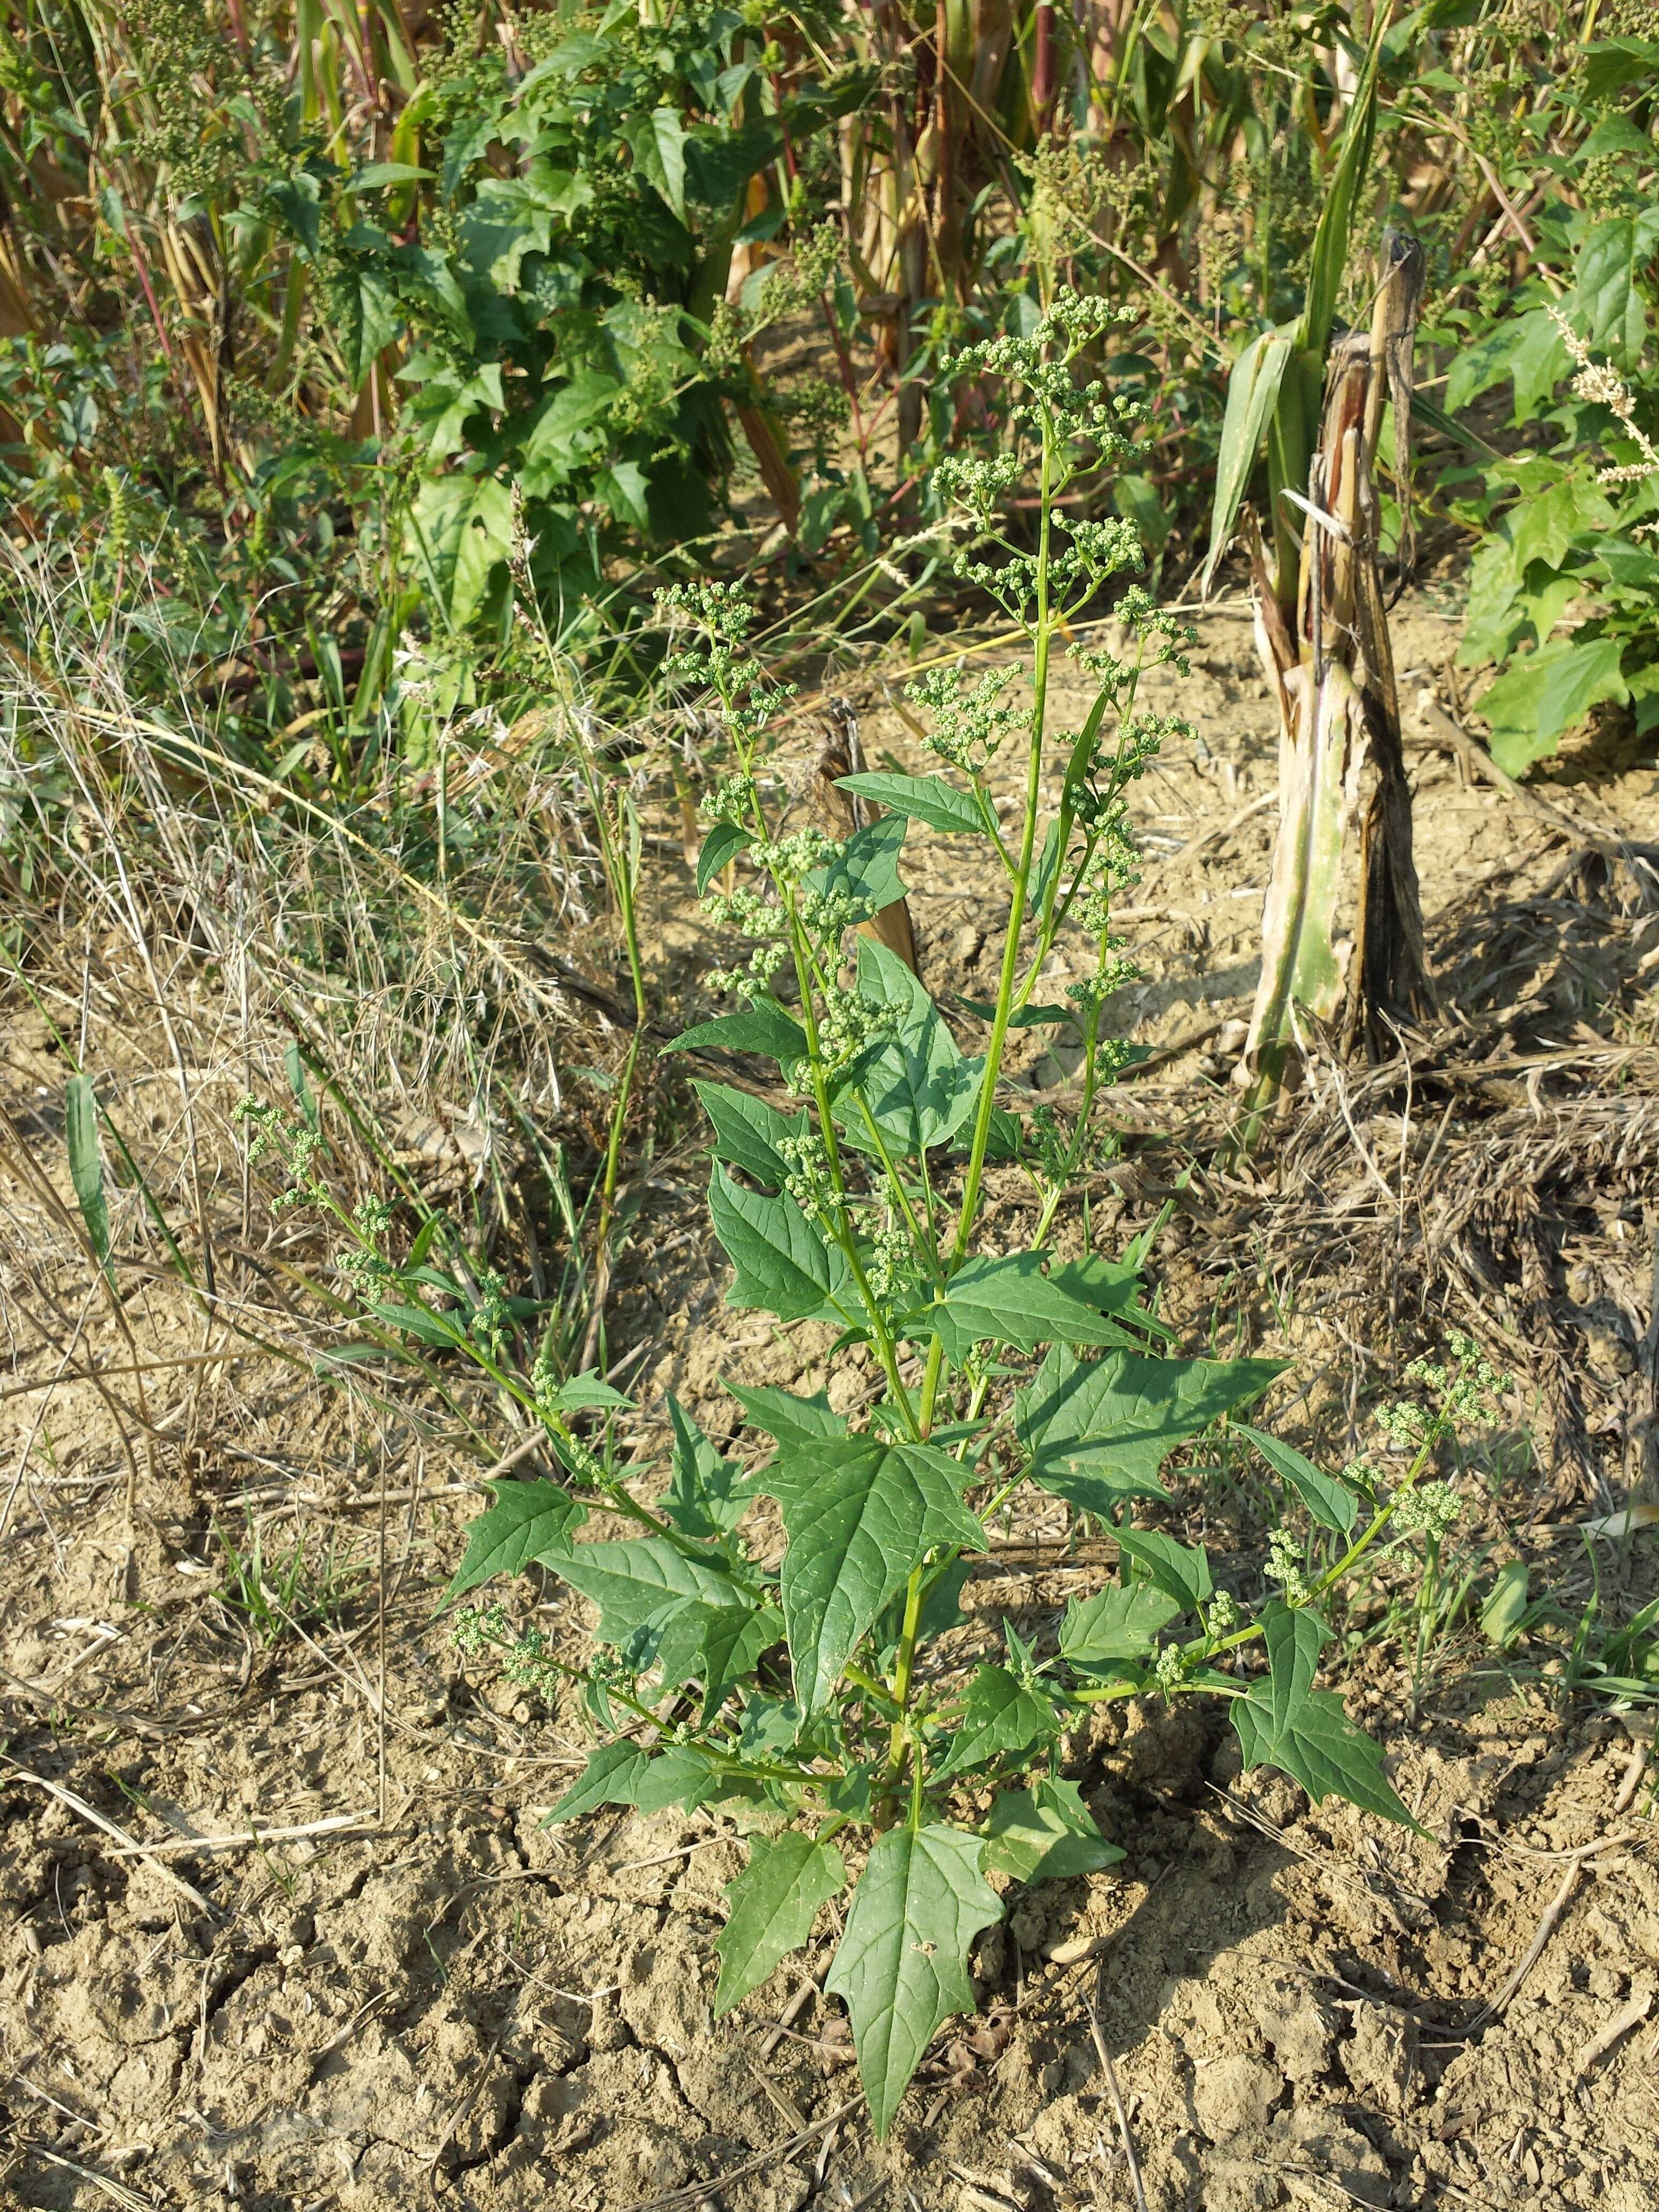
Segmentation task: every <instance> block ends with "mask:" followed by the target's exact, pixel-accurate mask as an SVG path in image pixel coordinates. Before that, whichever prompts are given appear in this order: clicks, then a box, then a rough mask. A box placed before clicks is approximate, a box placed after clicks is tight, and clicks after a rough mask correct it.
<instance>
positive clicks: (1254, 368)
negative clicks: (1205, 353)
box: [1199, 325, 1296, 597]
mask: <svg viewBox="0 0 1659 2212" xmlns="http://www.w3.org/2000/svg"><path fill="white" fill-rule="evenodd" d="M1295 335H1296V333H1295V331H1294V328H1293V327H1291V326H1290V325H1286V326H1285V328H1284V329H1282V330H1277V331H1260V332H1258V334H1257V335H1256V336H1255V337H1253V338H1252V339H1251V340H1250V343H1249V345H1247V346H1246V347H1245V349H1244V350H1243V353H1241V354H1240V355H1239V356H1238V359H1237V361H1236V362H1234V363H1233V366H1232V370H1231V374H1230V375H1229V376H1228V379H1227V407H1226V412H1225V415H1224V416H1223V417H1222V422H1221V445H1220V448H1219V451H1218V453H1217V456H1216V469H1215V498H1214V501H1213V502H1212V506H1211V509H1210V550H1209V554H1208V556H1207V557H1206V560H1205V562H1204V573H1203V574H1202V575H1201V576H1200V579H1199V592H1200V597H1204V596H1207V594H1208V592H1209V589H1210V586H1211V584H1212V582H1213V581H1214V580H1215V572H1216V570H1217V568H1218V567H1219V566H1220V563H1221V556H1222V555H1223V554H1224V553H1225V551H1226V550H1227V547H1228V545H1229V544H1231V539H1232V534H1233V532H1234V530H1235V529H1236V527H1237V523H1238V511H1239V509H1240V507H1243V504H1244V495H1245V493H1246V492H1247V491H1248V490H1249V488H1250V476H1251V472H1252V471H1253V470H1254V469H1255V464H1256V458H1257V456H1258V455H1259V453H1261V444H1262V440H1263V438H1264V436H1265V435H1266V433H1267V418H1268V416H1270V415H1271V414H1272V413H1273V409H1274V408H1275V407H1276V406H1277V405H1278V404H1279V386H1280V385H1281V384H1282V383H1283V382H1284V379H1285V362H1288V361H1289V359H1290V357H1291V349H1292V344H1293V341H1294V338H1295Z"/></svg>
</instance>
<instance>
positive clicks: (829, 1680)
mask: <svg viewBox="0 0 1659 2212" xmlns="http://www.w3.org/2000/svg"><path fill="white" fill-rule="evenodd" d="M971 1479H972V1477H971V1470H970V1469H969V1468H966V1467H964V1466H963V1465H962V1464H961V1462H958V1461H957V1460H954V1459H952V1458H951V1455H950V1454H949V1453H948V1452H943V1451H939V1450H936V1449H934V1448H933V1446H932V1445H929V1444H908V1443H906V1444H890V1443H885V1442H884V1440H883V1439H882V1438H881V1437H875V1436H843V1437H816V1438H813V1439H812V1440H811V1441H810V1442H802V1443H793V1442H786V1443H783V1444H782V1445H781V1449H780V1451H779V1454H778V1456H777V1458H776V1459H775V1461H774V1462H772V1464H771V1465H770V1466H769V1467H768V1468H763V1470H762V1471H761V1473H760V1474H759V1475H758V1476H757V1487H758V1488H760V1489H762V1490H764V1491H765V1492H767V1493H768V1495H769V1496H770V1497H773V1498H776V1499H777V1501H778V1503H779V1504H781V1506H782V1508H783V1525H784V1528H785V1530H786V1531H787V1534H788V1538H789V1548H788V1549H787V1552H786V1553H784V1555H783V1566H782V1570H781V1576H780V1583H779V1587H780V1594H781V1597H782V1600H783V1613H784V1619H785V1620H786V1621H787V1624H788V1631H789V1650H790V1656H791V1657H792V1658H793V1662H794V1670H795V1695H796V1698H797V1699H799V1702H800V1704H801V1705H802V1706H803V1707H804V1708H805V1711H808V1712H817V1711H820V1710H821V1709H822V1707H823V1705H825V1704H826V1703H827V1702H828V1700H829V1697H830V1695H831V1693H832V1692H833V1691H834V1689H835V1686H836V1682H837V1680H839V1679H840V1675H841V1670H842V1667H843V1666H844V1665H845V1664H846V1662H847V1661H848V1659H849V1658H850V1657H851V1656H852V1655H853V1653H854V1650H856V1648H857V1646H858V1644H859V1642H860V1638H862V1637H863V1636H864V1635H865V1633H866V1631H867V1630H868V1629H869V1627H870V1626H871V1625H872V1622H873V1621H874V1620H875V1619H876V1617H877V1615H878V1613H880V1611H881V1609H882V1607H884V1605H885V1604H886V1602H887V1601H888V1600H889V1599H890V1597H891V1596H892V1595H894V1593H895V1592H896V1591H897V1590H899V1589H902V1588H903V1586H904V1583H905V1582H906V1580H907V1578H908V1576H909V1573H910V1571H911V1569H912V1568H913V1567H915V1565H918V1564H919V1563H920V1562H921V1560H922V1559H925V1558H926V1557H927V1554H928V1553H929V1552H931V1551H933V1550H934V1549H935V1548H936V1547H939V1546H940V1545H944V1544H966V1545H973V1546H979V1545H981V1544H983V1542H984V1541H985V1531H984V1530H983V1528H981V1526H980V1524H979V1522H978V1521H977V1520H976V1519H975V1516H973V1514H971V1513H970V1512H969V1510H968V1508H967V1507H966V1506H965V1505H964V1504H963V1502H962V1492H963V1487H964V1486H966V1484H967V1483H968V1482H969V1480H971Z"/></svg>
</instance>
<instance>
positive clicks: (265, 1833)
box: [104, 1813, 374, 1859]
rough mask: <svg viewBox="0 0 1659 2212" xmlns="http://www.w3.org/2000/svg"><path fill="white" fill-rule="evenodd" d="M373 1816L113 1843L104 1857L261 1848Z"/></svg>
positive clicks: (351, 1815) (187, 1855) (356, 1823)
mask: <svg viewBox="0 0 1659 2212" xmlns="http://www.w3.org/2000/svg"><path fill="white" fill-rule="evenodd" d="M373 1818H374V1814H372V1813H333V1814H330V1816H329V1818H328V1819H327V1820H307V1821H305V1822H303V1823H302V1824H301V1826H299V1827H297V1828H239V1829H238V1830H237V1831H236V1832H235V1833H234V1835H229V1836H173V1837H171V1838H169V1839H168V1840H167V1842H166V1843H162V1844H115V1845H114V1846H113V1847H112V1849H111V1850H106V1852H105V1853H104V1857H106V1859H131V1858H161V1857H163V1856H166V1857H178V1858H190V1857H194V1855H195V1854H196V1853H197V1851H203V1852H208V1851H244V1850H262V1849H263V1848H264V1845H265V1844H297V1843H300V1842H301V1841H302V1840H303V1839H304V1838H307V1837H308V1836H337V1835H338V1834H339V1833H340V1832H341V1831H342V1830H343V1829H346V1828H361V1827H363V1826H365V1824H366V1823H367V1822H368V1821H369V1820H373Z"/></svg>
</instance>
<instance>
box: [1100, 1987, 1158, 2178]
mask: <svg viewBox="0 0 1659 2212" xmlns="http://www.w3.org/2000/svg"><path fill="white" fill-rule="evenodd" d="M1105 1984H1106V1962H1105V1960H1102V1961H1101V1963H1100V1968H1099V1971H1098V1972H1097V1975H1096V1978H1095V1993H1094V1996H1092V1998H1091V2000H1090V2002H1089V2033H1090V2034H1091V2036H1092V2037H1093V2039H1094V2045H1095V2055H1096V2057H1097V2058H1098V2059H1099V2061H1100V2070H1101V2072H1102V2073H1103V2075H1105V2076H1106V2088H1107V2093H1108V2094H1109V2096H1110V2098H1111V2100H1112V2111H1113V2112H1114V2114H1115V2117H1116V2119H1117V2131H1118V2135H1119V2137H1120V2139H1121V2142H1122V2144H1123V2156H1124V2159H1125V2160H1126V2161H1127V2165H1128V2168H1129V2183H1130V2186H1131V2187H1132V2188H1133V2191H1134V2195H1135V2212H1146V2190H1145V2188H1144V2187H1143V2186H1142V2185H1141V2179H1140V2165H1139V2160H1137V2159H1136V2157H1135V2146H1134V2138H1133V2136H1131V2134H1130V2133H1129V2115H1128V2113H1127V2112H1126V2111H1125V2110H1124V2108H1123V2092H1122V2091H1121V2089H1120V2088H1119V2087H1118V2085H1117V2069H1116V2067H1115V2066H1114V2065H1113V2063H1112V2054H1111V2052H1110V2051H1108V2049H1107V2048H1106V2038H1105V2035H1104V2033H1103V2032H1102V2029H1101V2025H1100V2007H1101V2000H1102V1999H1103V1996H1105V1993H1106V1990H1105Z"/></svg>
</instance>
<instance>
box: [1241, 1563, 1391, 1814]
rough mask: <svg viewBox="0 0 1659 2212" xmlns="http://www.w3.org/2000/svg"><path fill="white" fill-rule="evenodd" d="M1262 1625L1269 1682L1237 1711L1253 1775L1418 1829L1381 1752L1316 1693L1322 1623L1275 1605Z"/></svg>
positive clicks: (1331, 1696)
mask: <svg viewBox="0 0 1659 2212" xmlns="http://www.w3.org/2000/svg"><path fill="white" fill-rule="evenodd" d="M1261 1625H1262V1633H1263V1635H1264V1637H1265V1638H1266V1639H1267V1663H1268V1676H1267V1680H1266V1681H1265V1682H1256V1683H1253V1684H1252V1686H1251V1687H1250V1690H1249V1693H1248V1695H1246V1696H1244V1697H1243V1698H1235V1699H1234V1700H1233V1703H1232V1717H1233V1726H1234V1728H1235V1729H1237V1733H1238V1741H1239V1746H1240V1748H1241V1749H1242V1750H1243V1754H1244V1764H1245V1765H1246V1767H1247V1768H1248V1767H1252V1766H1276V1767H1278V1768H1279V1770H1280V1771H1281V1772H1283V1773H1285V1774H1288V1775H1289V1776H1290V1778H1291V1780H1292V1781H1293V1782H1299V1783H1300V1784H1302V1787H1303V1788H1304V1790H1306V1791H1307V1793H1308V1795H1309V1796H1310V1797H1311V1798H1312V1800H1313V1802H1314V1803H1315V1804H1316V1805H1320V1804H1322V1803H1323V1802H1324V1801H1325V1799H1326V1798H1327V1797H1342V1798H1346V1800H1347V1802H1349V1804H1351V1805H1358V1806H1360V1807H1362V1808H1364V1810H1365V1811H1366V1812H1370V1813H1376V1814H1381V1816H1382V1817H1383V1819H1384V1820H1400V1821H1403V1823H1404V1824H1405V1826H1407V1827H1408V1828H1416V1827H1417V1823H1416V1821H1415V1820H1413V1818H1412V1816H1411V1814H1409V1813H1408V1812H1407V1810H1406V1808H1405V1807H1404V1805H1402V1804H1401V1802H1400V1798H1399V1796H1398V1793H1397V1792H1396V1791H1395V1788H1394V1785H1393V1784H1392V1783H1391V1782H1390V1781H1389V1778H1388V1776H1387V1775H1386V1774H1385V1773H1384V1771H1383V1752H1382V1747H1381V1746H1380V1745H1378V1744H1376V1742H1374V1741H1372V1739H1371V1738H1370V1736H1368V1735H1366V1734H1365V1733H1364V1730H1363V1729H1358V1728H1356V1727H1355V1726H1354V1724H1353V1723H1352V1721H1351V1720H1350V1719H1349V1718H1348V1717H1347V1715H1346V1712H1344V1711H1343V1710H1342V1700H1341V1699H1340V1698H1339V1697H1338V1696H1337V1695H1336V1693H1335V1692H1334V1691H1332V1690H1316V1689H1315V1688H1314V1687H1313V1680H1314V1676H1315V1674H1316V1672H1317V1671H1318V1667H1319V1654H1320V1650H1321V1649H1322V1646H1323V1645H1324V1644H1326V1642H1327V1641H1328V1638H1329V1635H1330V1632H1329V1630H1328V1628H1327V1627H1326V1626H1325V1624H1324V1622H1323V1621H1322V1620H1321V1619H1320V1617H1319V1615H1318V1614H1317V1613H1315V1612H1314V1611H1313V1609H1312V1608H1311V1607H1309V1606H1298V1607H1291V1606H1288V1605H1286V1604H1285V1602H1284V1601H1283V1600H1282V1599H1279V1598H1272V1599H1270V1600H1269V1601H1268V1602H1267V1605H1266V1606H1265V1607H1263V1608H1262V1613H1261ZM1418 1832H1419V1834H1421V1833H1422V1831H1421V1829H1418Z"/></svg>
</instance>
